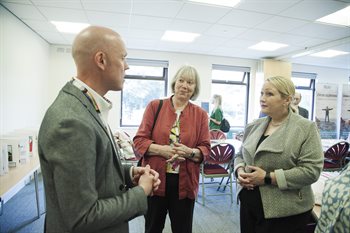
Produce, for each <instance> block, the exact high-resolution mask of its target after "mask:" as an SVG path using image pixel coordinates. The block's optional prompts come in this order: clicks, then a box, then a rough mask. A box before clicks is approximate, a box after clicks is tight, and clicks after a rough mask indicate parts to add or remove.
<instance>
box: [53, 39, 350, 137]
mask: <svg viewBox="0 0 350 233" xmlns="http://www.w3.org/2000/svg"><path fill="white" fill-rule="evenodd" d="M69 48H70V47H68V46H58V45H55V46H51V53H50V77H51V79H50V88H49V90H50V95H51V96H50V99H51V100H53V99H54V97H55V96H56V95H57V93H58V91H59V89H60V88H61V87H62V86H63V85H64V83H65V82H67V81H68V80H69V79H70V78H71V77H72V76H74V75H75V66H74V62H73V60H72V58H71V55H70V53H67V52H57V51H61V50H64V51H67V50H68V51H69ZM128 58H138V59H152V60H165V61H168V62H169V79H171V78H172V77H173V76H174V74H175V72H176V71H177V69H178V68H179V67H180V66H181V65H183V64H191V65H193V66H195V67H196V68H197V70H198V72H199V74H200V77H201V85H202V88H201V93H200V95H199V97H198V100H208V99H210V97H211V93H210V92H211V90H210V88H206V87H207V86H209V87H210V83H211V67H212V64H221V65H233V66H244V67H250V68H251V83H250V96H249V101H250V105H249V113H248V114H249V119H248V121H251V120H253V119H255V118H257V116H258V114H259V111H260V107H259V106H260V105H259V95H260V88H261V87H259V86H260V85H261V84H262V81H261V80H260V81H258V82H257V81H256V71H257V66H258V60H251V59H240V58H228V57H217V56H209V55H194V54H182V53H171V52H152V51H145V50H128ZM292 71H298V72H310V73H317V80H318V82H322V83H323V82H329V83H347V82H348V77H349V75H350V70H343V69H333V68H325V67H318V66H307V65H300V64H292ZM168 93H170V92H168ZM107 98H109V99H110V100H111V101H112V102H113V103H114V107H113V110H112V112H111V114H110V117H109V123H110V125H111V128H112V130H115V129H117V128H118V127H119V119H120V112H119V110H120V107H119V102H120V93H119V92H118V93H117V92H110V93H108V94H107ZM232 101H234V100H232ZM129 132H130V131H129ZM130 133H131V134H132V133H133V132H132V131H131V132H130Z"/></svg>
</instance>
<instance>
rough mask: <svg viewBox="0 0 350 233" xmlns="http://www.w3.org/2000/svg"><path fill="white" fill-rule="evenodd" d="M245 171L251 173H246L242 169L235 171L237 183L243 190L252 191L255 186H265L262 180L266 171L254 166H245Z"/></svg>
mask: <svg viewBox="0 0 350 233" xmlns="http://www.w3.org/2000/svg"><path fill="white" fill-rule="evenodd" d="M246 170H250V171H251V172H249V173H247V172H246V171H245V170H244V169H243V167H241V168H238V170H237V175H238V182H239V184H240V185H242V186H243V187H244V188H247V189H252V188H254V187H255V186H259V185H263V184H265V182H264V178H265V175H266V171H264V170H263V169H261V168H260V167H256V166H247V167H246Z"/></svg>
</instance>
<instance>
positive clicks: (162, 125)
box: [134, 98, 210, 199]
mask: <svg viewBox="0 0 350 233" xmlns="http://www.w3.org/2000/svg"><path fill="white" fill-rule="evenodd" d="M158 106H159V100H153V101H151V102H150V103H149V104H148V105H147V107H146V109H145V112H144V115H143V119H142V122H141V125H140V127H139V129H138V131H137V133H136V136H135V137H134V144H135V148H136V150H137V152H138V153H139V154H140V155H142V156H143V163H142V165H143V166H145V165H146V164H149V165H150V166H151V168H153V169H154V170H156V171H157V172H158V173H159V178H160V180H161V184H160V187H159V189H158V190H157V191H156V192H155V193H154V194H155V195H157V196H165V183H166V180H165V177H166V176H165V175H166V162H165V161H166V160H165V158H164V157H161V156H147V155H145V154H146V152H147V150H148V148H149V146H150V145H151V144H152V143H156V144H159V145H169V134H170V129H171V127H172V125H173V124H174V122H175V120H176V113H175V109H174V107H173V106H172V104H171V99H170V98H168V99H165V100H163V106H162V108H161V110H160V112H159V115H158V119H157V122H156V124H155V126H154V129H153V137H152V138H151V129H152V125H153V122H154V117H155V113H156V112H157V109H158ZM180 138H181V143H183V144H185V145H186V146H188V147H190V148H198V149H199V150H200V151H201V153H202V156H203V157H204V156H209V154H210V135H209V126H208V114H207V113H206V112H205V111H204V110H203V109H202V108H200V107H199V106H197V105H194V104H192V103H189V104H188V105H187V106H186V107H185V109H184V110H183V111H182V113H181V115H180ZM199 167H200V163H196V162H194V161H192V160H189V159H186V161H184V162H182V163H181V165H180V171H179V198H180V199H184V198H190V199H195V198H196V196H197V193H198V182H199Z"/></svg>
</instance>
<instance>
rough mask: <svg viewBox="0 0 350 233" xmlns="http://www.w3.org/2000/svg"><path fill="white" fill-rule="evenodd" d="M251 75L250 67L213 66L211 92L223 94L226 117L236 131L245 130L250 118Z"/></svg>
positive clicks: (223, 107)
mask: <svg viewBox="0 0 350 233" xmlns="http://www.w3.org/2000/svg"><path fill="white" fill-rule="evenodd" d="M249 77H250V68H248V67H237V66H225V65H215V64H214V65H213V66H212V86H211V94H212V95H214V94H219V95H221V96H222V109H223V112H224V118H226V119H227V120H228V121H229V122H230V125H231V130H232V131H235V132H238V131H241V130H243V129H244V126H245V125H246V123H247V120H248V95H249ZM231 133H232V132H231ZM228 137H230V133H229V134H228Z"/></svg>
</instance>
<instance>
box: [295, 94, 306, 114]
mask: <svg viewBox="0 0 350 233" xmlns="http://www.w3.org/2000/svg"><path fill="white" fill-rule="evenodd" d="M300 101H301V94H300V93H299V92H295V94H294V102H293V104H294V106H295V107H296V108H298V113H299V115H300V116H302V117H304V118H306V119H309V111H308V110H307V109H305V108H303V107H300V106H299V104H300Z"/></svg>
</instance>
